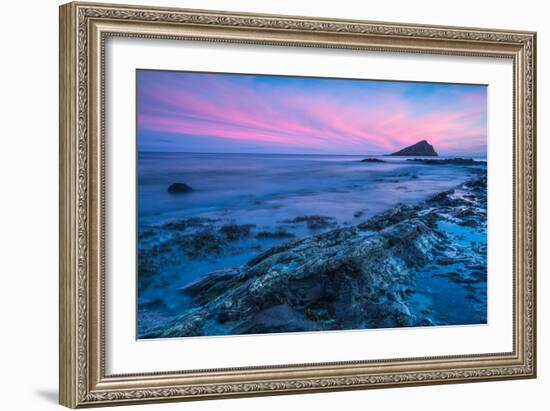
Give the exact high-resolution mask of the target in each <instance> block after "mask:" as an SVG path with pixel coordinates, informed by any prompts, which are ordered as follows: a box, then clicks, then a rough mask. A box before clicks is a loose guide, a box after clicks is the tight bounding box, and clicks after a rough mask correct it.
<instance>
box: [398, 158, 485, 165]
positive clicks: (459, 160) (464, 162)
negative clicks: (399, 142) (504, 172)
mask: <svg viewBox="0 0 550 411" xmlns="http://www.w3.org/2000/svg"><path fill="white" fill-rule="evenodd" d="M408 161H414V162H416V163H422V164H430V165H445V164H454V165H457V166H486V165H487V162H486V161H478V160H473V159H471V158H446V159H442V160H433V159H431V158H430V159H426V158H409V160H408Z"/></svg>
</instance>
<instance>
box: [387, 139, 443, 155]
mask: <svg viewBox="0 0 550 411" xmlns="http://www.w3.org/2000/svg"><path fill="white" fill-rule="evenodd" d="M390 156H426V157H428V156H429V157H437V153H436V151H435V150H434V148H433V146H432V145H431V144H430V143H428V142H427V141H426V140H422V141H419V142H418V143H416V144H413V145H412V146H408V147H405V148H404V149H402V150H399V151H396V152H395V153H391V154H390Z"/></svg>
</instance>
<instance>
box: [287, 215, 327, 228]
mask: <svg viewBox="0 0 550 411" xmlns="http://www.w3.org/2000/svg"><path fill="white" fill-rule="evenodd" d="M283 222H284V223H287V224H299V223H306V225H307V228H309V229H310V230H320V229H323V228H327V227H331V226H335V225H336V219H335V218H334V217H328V216H323V215H306V216H299V217H296V218H293V219H291V220H285V221H283Z"/></svg>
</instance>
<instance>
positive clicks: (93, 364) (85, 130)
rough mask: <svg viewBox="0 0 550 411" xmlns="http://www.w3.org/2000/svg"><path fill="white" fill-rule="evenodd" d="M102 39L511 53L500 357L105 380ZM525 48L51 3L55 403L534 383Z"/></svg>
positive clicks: (438, 30) (355, 24)
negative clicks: (508, 260) (510, 255)
mask: <svg viewBox="0 0 550 411" xmlns="http://www.w3.org/2000/svg"><path fill="white" fill-rule="evenodd" d="M109 36H131V37H142V38H167V39H180V40H185V39H199V40H204V41H219V42H240V43H253V44H261V45H285V46H289V45H290V46H292V45H300V46H308V47H331V48H349V49H363V50H391V51H398V52H412V53H436V54H453V55H475V56H490V57H501V58H507V59H512V60H513V63H514V79H513V88H514V99H515V101H514V113H513V115H514V159H510V161H514V239H515V250H514V257H515V258H514V261H515V262H514V302H515V304H514V312H513V316H514V335H513V340H514V349H513V351H512V352H506V353H489V354H484V355H472V356H449V357H434V358H411V359H391V360H383V361H382V360H381V361H356V362H347V363H325V364H299V365H289V366H277V367H255V368H240V369H222V370H200V371H197V372H190V371H187V372H183V371H182V372H178V371H174V372H171V373H156V374H155V373H146V374H140V375H106V374H105V367H104V358H105V355H104V354H105V353H104V321H105V320H104V316H103V312H104V311H103V308H104V307H103V295H104V287H105V285H104V266H103V262H104V248H103V243H104V218H103V215H104V192H103V190H104V178H105V176H104V166H103V159H104V148H103V141H104V130H103V114H104V113H103V108H104V107H103V106H104V105H103V96H104V88H103V87H104V85H103V80H104V78H103V63H104V43H105V39H106V38H107V37H109ZM535 51H536V34H535V33H533V32H517V31H505V30H487V29H472V28H459V27H441V26H423V25H412V24H395V23H379V22H364V21H353V20H328V19H317V18H309V17H291V16H275V15H256V14H245V13H238V14H237V13H227V12H218V11H198V10H185V9H167V8H151V7H134V6H121V5H107V4H92V3H70V4H66V5H63V6H61V8H60V403H61V404H63V405H65V406H68V407H73V408H74V407H84V406H101V405H115V404H127V403H143V402H152V401H154V402H159V401H169V400H198V399H212V398H224V397H241V396H251V395H267V394H289V393H306V392H316V391H329V390H347V389H367V388H378V387H397V386H410V385H418V384H439V383H456V382H473V381H486V380H499V379H511V378H533V377H535V375H536V359H535V358H536V357H535V355H536V345H535V344H536V338H535V337H536V335H535V333H536V331H535V324H536V318H535V302H536V301H535V269H536V266H535V263H536V244H535V229H536V216H535V207H536V205H535V201H536V198H535V194H536V190H535V186H536V184H535V160H536V159H535V134H536V129H535V101H536V95H535V84H536V80H535V65H536V62H535V60H536V57H535ZM268 361H269V360H268V359H266V362H268Z"/></svg>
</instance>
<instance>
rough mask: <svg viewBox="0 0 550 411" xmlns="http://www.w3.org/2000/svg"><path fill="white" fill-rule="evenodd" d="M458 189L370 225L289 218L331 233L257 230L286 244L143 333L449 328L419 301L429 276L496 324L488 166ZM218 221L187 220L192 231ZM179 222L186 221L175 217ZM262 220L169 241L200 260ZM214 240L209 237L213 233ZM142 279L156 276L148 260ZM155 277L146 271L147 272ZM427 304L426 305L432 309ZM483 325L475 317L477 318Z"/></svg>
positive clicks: (199, 284)
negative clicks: (491, 300)
mask: <svg viewBox="0 0 550 411" xmlns="http://www.w3.org/2000/svg"><path fill="white" fill-rule="evenodd" d="M472 173H473V176H472V178H471V179H469V180H468V181H466V182H465V183H463V184H460V185H459V186H457V187H455V188H454V189H452V190H449V191H445V192H441V193H439V194H436V195H434V196H432V197H430V198H429V199H427V200H425V201H422V202H420V203H417V204H416V205H412V206H410V205H405V204H398V205H396V206H395V207H393V208H392V209H390V210H388V211H386V212H385V213H382V214H379V215H377V216H374V217H372V218H370V219H368V220H366V221H364V222H362V223H360V224H357V225H353V226H347V227H336V226H334V227H333V226H332V224H333V222H332V221H331V220H330V218H329V217H323V216H308V217H304V218H299V219H294V220H289V221H286V223H287V224H306V225H307V227H308V228H310V229H311V230H315V229H316V228H319V227H323V228H327V227H328V228H330V231H327V232H324V233H321V234H317V235H315V234H314V235H310V236H307V237H303V238H299V239H294V240H292V239H291V238H292V235H291V234H289V233H286V232H285V231H284V230H283V229H281V230H278V231H275V232H263V233H258V234H256V235H261V236H264V237H265V238H277V239H283V240H284V241H285V242H283V243H280V244H278V245H275V246H274V247H272V248H270V249H268V250H266V251H264V252H262V253H260V254H259V255H258V256H256V257H254V258H251V259H250V260H249V261H248V262H247V263H246V264H244V265H241V266H238V267H235V268H230V269H225V270H219V271H214V272H212V273H210V274H208V275H206V276H204V277H202V278H201V279H199V280H197V281H195V282H193V283H191V284H189V285H187V286H185V287H184V288H183V289H182V290H181V292H182V293H183V294H184V295H183V296H182V298H186V299H188V300H189V304H190V306H189V308H188V309H186V310H185V311H184V312H183V313H181V314H180V315H176V316H175V317H174V318H171V319H170V320H168V321H166V322H162V323H161V324H158V325H156V326H154V327H150V328H148V329H144V330H143V331H141V332H140V335H139V337H140V338H164V337H188V336H207V335H208V336H212V335H229V334H258V333H273V332H292V331H323V330H345V329H366V328H385V327H402V326H427V325H434V324H443V323H445V321H444V320H443V319H441V318H438V316H437V315H435V314H434V313H433V310H432V309H430V307H429V304H427V305H426V304H425V303H419V301H421V299H419V298H417V294H418V288H419V285H418V282H419V278H420V277H421V276H428V278H434V279H435V278H437V279H443V280H445V281H446V282H447V283H448V285H449V286H450V287H451V286H453V287H458V288H460V290H461V292H464V293H465V295H466V296H468V297H467V298H465V299H464V304H470V305H471V307H470V306H468V307H466V308H465V310H470V309H471V310H473V311H475V312H476V315H477V314H479V320H476V323H480V322H481V323H483V322H484V321H486V307H485V309H484V307H483V298H481V297H482V293H484V292H485V288H486V281H487V279H486V268H485V266H486V237H485V236H486V206H487V190H486V184H487V177H486V170H485V169H477V168H473V169H472ZM210 223H212V222H211V221H206V220H204V219H202V220H201V219H196V221H190V220H187V221H182V222H180V225H181V226H179V227H176V226H173V227H172V228H170V227H168V229H182V230H186V229H188V228H189V227H191V228H193V227H201V226H204V225H206V224H210ZM170 224H172V225H174V224H176V225H177V224H178V222H174V223H170ZM252 229H253V227H252V226H247V227H243V226H227V225H226V226H223V227H219V228H218V229H217V230H216V231H214V232H211V233H208V232H196V233H193V234H190V236H188V237H189V238H187V240H185V244H183V245H182V244H180V243H178V242H167V243H165V244H164V245H163V246H162V247H164V248H166V249H165V250H158V252H159V253H161V252H163V251H169V250H171V249H175V248H178V249H180V250H185V252H186V253H187V254H188V255H189V256H192V257H196V256H201V255H204V254H207V253H216V252H221V251H222V250H223V249H224V247H227V245H228V244H230V243H231V242H232V241H235V240H236V239H241V238H243V237H248V236H250V237H252V235H253V233H252V231H251V230H252ZM205 236H207V237H208V238H203V237H205ZM143 263H144V264H142V263H140V281H142V278H144V280H143V281H147V278H148V277H147V271H146V270H147V264H146V260H145V259H144V260H143ZM144 273H145V275H144ZM423 304H424V305H423ZM457 321H460V322H461V323H467V322H468V321H469V320H464V321H462V320H457ZM472 322H473V321H472Z"/></svg>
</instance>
